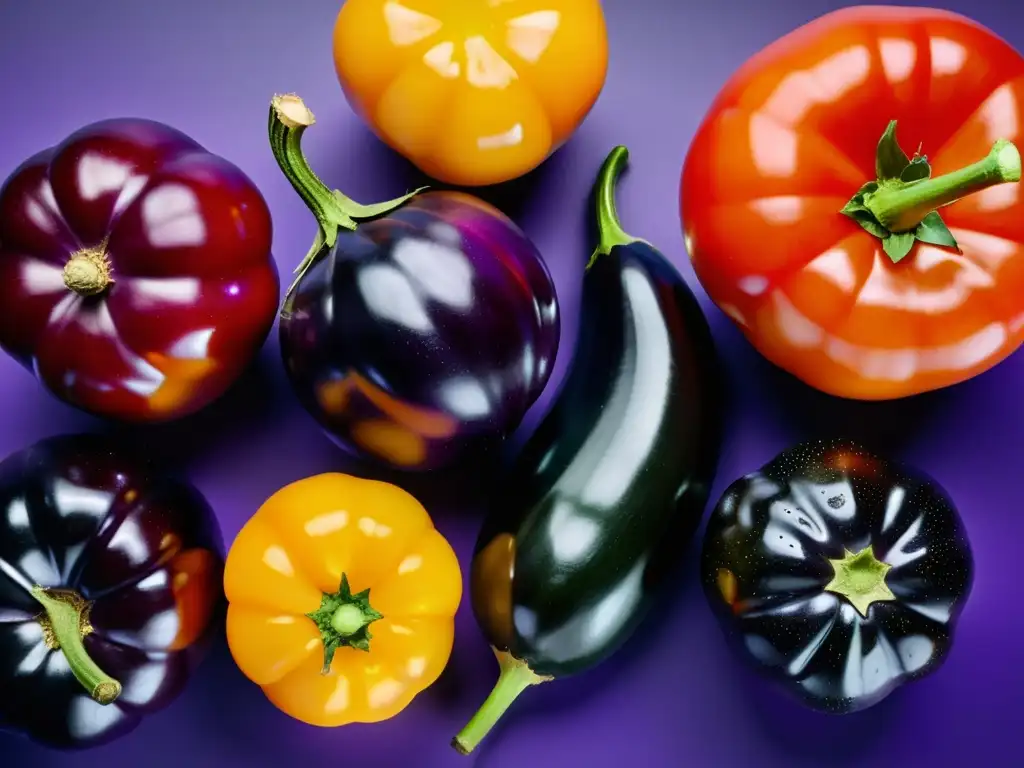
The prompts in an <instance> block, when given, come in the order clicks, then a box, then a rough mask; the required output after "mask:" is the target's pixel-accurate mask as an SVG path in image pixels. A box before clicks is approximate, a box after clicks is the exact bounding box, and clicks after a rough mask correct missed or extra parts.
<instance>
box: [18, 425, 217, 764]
mask: <svg viewBox="0 0 1024 768" xmlns="http://www.w3.org/2000/svg"><path fill="white" fill-rule="evenodd" d="M126 453H127V451H126V450H125V449H124V448H122V447H119V446H117V445H115V444H113V443H111V442H110V441H108V440H106V439H104V438H100V437H95V436H88V435H83V436H72V437H60V438H51V439H49V440H45V441H43V442H40V443H37V444H36V445H34V446H31V447H30V448H27V449H25V450H23V451H21V452H19V453H16V454H14V455H12V456H10V457H8V458H7V459H5V460H4V461H3V462H2V463H0V691H3V696H0V727H3V728H5V729H8V730H14V731H18V732H21V733H24V734H26V735H28V736H29V737H30V738H32V739H34V740H36V741H39V742H42V743H44V744H47V745H50V746H55V747H62V748H81V747H87V746H93V745H96V744H102V743H105V742H108V741H110V740H112V739H114V738H117V737H118V736H121V735H124V734H125V733H127V732H128V731H130V730H131V729H133V728H134V727H135V726H136V725H138V723H139V722H140V720H141V719H142V717H143V716H144V715H146V714H149V713H152V712H155V711H156V710H159V709H161V708H163V707H164V706H166V705H167V704H168V703H170V702H171V701H172V700H173V699H174V698H175V697H176V696H177V695H178V694H179V693H180V692H181V690H182V688H183V686H184V685H185V683H186V681H187V680H188V677H189V674H190V672H191V671H192V669H193V668H194V667H195V665H196V663H197V662H198V661H199V660H200V658H201V656H202V655H203V651H204V650H205V649H206V647H207V646H208V645H209V643H208V640H209V638H210V635H211V631H212V629H213V627H215V626H216V624H217V617H218V616H219V615H220V613H221V611H222V608H223V598H222V595H223V592H222V588H221V576H222V572H223V542H222V540H221V535H220V532H219V530H218V528H217V524H216V521H215V519H214V517H213V514H212V512H211V510H210V508H209V506H208V505H207V503H206V501H205V500H204V499H203V497H202V496H201V495H200V493H199V492H198V491H197V490H196V489H194V488H193V487H192V486H190V485H188V484H187V483H185V482H182V481H179V480H176V479H174V478H171V477H169V476H165V475H162V474H160V473H158V472H156V471H155V470H154V469H153V468H152V467H149V466H147V465H145V464H143V463H141V462H140V461H138V460H137V459H135V458H134V457H132V458H129V457H128V456H127V455H126Z"/></svg>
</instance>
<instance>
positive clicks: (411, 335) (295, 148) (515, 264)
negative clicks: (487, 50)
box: [269, 94, 561, 473]
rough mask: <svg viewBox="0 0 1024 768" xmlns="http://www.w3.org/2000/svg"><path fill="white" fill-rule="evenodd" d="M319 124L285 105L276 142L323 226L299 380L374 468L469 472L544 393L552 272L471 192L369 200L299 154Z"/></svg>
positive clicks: (553, 309) (277, 116)
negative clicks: (326, 178) (343, 189)
mask: <svg viewBox="0 0 1024 768" xmlns="http://www.w3.org/2000/svg"><path fill="white" fill-rule="evenodd" d="M312 124H313V116H312V113H311V112H310V111H309V110H308V109H307V108H306V106H305V104H304V102H302V100H301V99H300V98H299V97H298V96H295V95H294V94H291V95H288V96H278V97H275V99H274V100H273V102H272V104H271V111H270V129H269V133H270V141H271V147H272V149H273V151H274V155H275V157H276V158H277V161H278V164H279V165H280V167H281V170H282V172H283V173H284V175H285V177H286V178H287V179H288V180H289V182H290V183H291V184H292V186H293V188H294V189H295V190H296V192H297V193H298V194H299V196H300V197H302V199H303V200H304V201H305V202H306V204H307V206H308V207H309V209H310V211H311V212H312V213H313V215H314V217H315V218H316V220H317V224H318V234H317V239H316V242H315V244H314V247H313V248H312V249H311V250H310V252H309V254H308V255H307V256H306V259H305V260H304V261H303V263H302V264H300V266H299V269H298V270H297V271H298V273H299V276H298V278H297V279H296V281H295V283H294V284H293V285H292V287H291V288H290V289H289V291H288V295H287V296H286V297H285V300H284V304H283V306H282V310H281V323H280V343H281V356H282V360H283V361H284V366H285V371H286V372H287V374H288V381H289V383H290V384H291V387H292V390H293V391H294V392H295V394H296V396H297V397H298V399H299V401H300V402H301V403H302V405H303V407H304V408H305V409H306V411H307V412H308V413H309V414H310V415H312V416H313V418H315V419H316V421H317V423H318V424H319V425H320V427H321V428H322V429H323V431H324V433H325V434H326V435H327V436H328V437H329V438H330V439H331V440H332V441H333V442H334V443H335V444H336V445H337V446H338V447H339V448H341V449H342V450H343V451H345V452H346V453H347V454H348V455H349V456H350V457H351V458H353V459H355V460H357V461H359V462H360V463H362V464H364V465H370V466H372V467H373V469H374V470H385V471H397V472H408V473H412V472H431V471H436V470H448V469H452V468H459V469H461V468H462V467H463V466H465V464H466V463H467V460H469V461H473V460H476V459H479V458H480V457H482V456H487V455H490V454H491V452H492V450H494V449H497V448H498V447H500V446H501V445H502V443H503V442H504V440H505V438H507V437H508V436H509V435H511V434H512V433H514V432H515V430H516V429H517V428H518V427H519V425H520V423H521V422H522V420H523V417H524V416H525V415H526V413H527V411H528V410H529V409H530V408H531V407H532V406H533V404H534V402H535V401H536V400H537V398H538V397H539V396H540V394H541V393H542V392H543V391H544V389H545V387H546V386H547V383H548V379H549V378H550V376H551V371H552V369H553V365H554V360H555V357H556V355H557V353H558V345H559V339H560V332H561V324H560V317H559V310H558V297H557V295H556V292H555V286H554V282H553V281H552V278H551V274H550V272H549V271H548V268H547V266H546V265H545V263H544V259H543V258H542V256H541V254H540V252H539V251H538V250H537V247H536V246H535V245H534V244H533V242H531V240H530V239H529V238H528V237H527V235H526V234H525V233H524V232H523V231H522V230H521V229H520V228H519V227H518V226H517V225H516V224H515V223H514V222H513V221H512V220H511V219H509V218H508V217H507V216H505V215H504V214H503V213H501V211H499V210H498V209H497V208H494V207H493V206H491V205H489V204H487V203H485V202H484V201H483V200H481V199H479V198H477V197H473V196H471V195H468V194H465V193H464V192H458V191H452V190H443V191H429V192H426V193H424V190H422V189H420V190H416V191H414V192H412V193H410V194H407V195H404V196H403V197H400V198H397V199H395V200H389V201H387V202H384V203H378V204H375V205H362V204H359V203H356V202H355V201H353V200H351V199H349V198H347V197H345V196H344V195H343V194H342V193H340V192H337V191H334V190H331V189H328V188H327V186H326V185H325V184H324V183H323V182H322V181H321V180H320V179H319V178H317V177H316V174H315V173H314V172H313V170H312V169H311V168H310V166H309V163H308V161H307V159H306V157H305V155H304V154H303V152H302V147H301V139H302V134H303V131H305V130H306V128H307V127H308V126H310V125H312Z"/></svg>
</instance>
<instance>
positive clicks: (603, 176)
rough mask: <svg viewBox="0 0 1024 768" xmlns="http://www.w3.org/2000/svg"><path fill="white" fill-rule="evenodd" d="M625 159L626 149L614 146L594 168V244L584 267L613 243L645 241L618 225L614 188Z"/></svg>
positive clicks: (627, 155)
mask: <svg viewBox="0 0 1024 768" xmlns="http://www.w3.org/2000/svg"><path fill="white" fill-rule="evenodd" d="M628 161H629V150H628V149H626V148H625V147H622V146H619V147H615V149H613V150H612V151H611V152H610V153H609V155H608V157H607V158H605V161H604V163H603V164H602V165H601V170H600V171H598V174H597V181H596V182H595V183H594V193H593V194H594V204H595V207H596V214H597V236H598V244H597V248H596V249H594V252H593V254H592V255H591V257H590V261H589V262H588V263H587V269H589V268H590V267H591V266H592V265H593V264H594V262H595V261H597V258H598V257H599V256H607V255H608V254H609V253H611V251H612V248H614V247H615V246H617V245H629V244H630V243H646V242H647V241H646V240H641V239H640V238H638V237H633V236H632V235H630V234H628V233H627V232H626V231H625V230H624V229H623V228H622V224H621V223H620V222H619V214H618V211H617V210H616V206H615V188H616V185H617V184H618V180H619V176H620V175H622V171H623V170H624V169H625V167H626V164H627V163H628Z"/></svg>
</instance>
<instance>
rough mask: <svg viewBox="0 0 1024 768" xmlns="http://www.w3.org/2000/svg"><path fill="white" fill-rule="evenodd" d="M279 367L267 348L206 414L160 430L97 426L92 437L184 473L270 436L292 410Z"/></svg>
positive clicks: (274, 351)
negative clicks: (114, 442)
mask: <svg viewBox="0 0 1024 768" xmlns="http://www.w3.org/2000/svg"><path fill="white" fill-rule="evenodd" d="M280 367H281V363H280V353H279V352H278V350H277V346H276V344H266V345H265V346H264V347H263V349H262V350H261V352H260V354H259V355H258V356H257V357H256V358H255V359H254V360H253V361H252V362H251V363H250V364H249V366H248V367H247V368H246V369H245V370H244V371H243V372H242V375H241V376H239V378H238V379H237V380H236V381H235V383H234V384H233V385H232V386H231V387H230V388H229V389H228V390H227V392H225V393H224V394H223V395H221V397H220V398H218V399H217V400H216V401H214V402H213V403H211V404H210V405H208V406H207V407H206V408H203V409H202V410H200V411H198V412H196V413H194V414H192V415H190V416H186V417H184V418H182V419H179V420H177V421H171V422H166V423H163V424H121V423H115V422H104V421H100V422H99V423H98V426H97V427H96V428H95V429H94V431H96V432H99V433H100V434H105V435H108V436H110V437H112V438H115V439H116V440H117V441H118V442H120V443H121V444H123V445H125V446H126V447H127V448H128V449H130V450H137V451H138V452H139V453H140V454H141V455H144V456H146V458H148V459H150V460H152V461H153V462H155V463H156V464H157V466H161V467H166V468H167V469H168V470H171V471H175V472H183V471H186V472H187V470H189V469H191V468H192V467H196V466H202V465H203V464H204V463H205V462H208V461H210V460H211V459H212V457H214V456H216V455H217V454H218V453H220V452H222V451H227V450H231V449H232V446H233V445H237V444H239V443H240V442H242V441H244V440H246V439H247V438H248V437H250V436H251V437H255V436H258V435H268V434H273V433H274V424H275V423H276V422H278V421H280V420H281V419H282V418H283V417H284V415H285V414H286V412H287V411H289V410H290V405H291V402H290V398H289V397H288V396H290V392H288V391H287V385H286V384H285V382H284V377H283V371H275V368H277V369H280ZM275 378H277V379H279V381H277V382H275Z"/></svg>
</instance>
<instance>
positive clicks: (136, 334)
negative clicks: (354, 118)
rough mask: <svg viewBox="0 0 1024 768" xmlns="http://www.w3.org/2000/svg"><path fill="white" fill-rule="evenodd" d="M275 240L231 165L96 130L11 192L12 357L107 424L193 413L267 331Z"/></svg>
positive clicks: (7, 266)
mask: <svg viewBox="0 0 1024 768" xmlns="http://www.w3.org/2000/svg"><path fill="white" fill-rule="evenodd" d="M270 238H271V220H270V212H269V211H268V209H267V205H266V203H265V202H264V200H263V197H262V196H261V195H260V192H259V191H258V190H257V189H256V187H255V186H254V185H253V183H252V181H250V180H249V179H248V178H247V177H246V176H245V174H243V173H242V171H240V170H239V169H238V168H236V167H235V166H234V165H232V164H231V163H230V162H228V161H227V160H224V159H223V158H220V157H218V156H216V155H214V154H212V153H210V152H209V151H207V150H206V149H204V148H203V147H201V146H200V145H199V144H198V143H196V142H195V141H193V140H192V139H190V138H189V137H188V136H185V135H184V134H183V133H181V132H179V131H177V130H175V129H174V128H171V127H169V126H166V125H163V124H161V123H156V122H152V121H148V120H138V119H113V120H105V121H103V122H99V123H93V124H92V125H88V126H86V127H84V128H82V129H81V130H79V131H76V132H75V133H73V134H71V135H70V136H69V137H67V138H66V139H65V140H64V141H62V142H61V143H60V144H58V145H57V146H55V147H51V148H50V149H46V150H43V151H42V152H40V153H38V154H36V155H34V156H33V157H31V158H29V159H28V160H26V161H25V162H24V163H22V165H21V166H19V167H18V168H17V169H16V170H15V171H14V172H13V173H12V174H11V176H10V177H9V178H8V179H7V181H6V182H5V183H4V185H3V186H2V187H0V347H2V348H3V349H4V350H5V351H6V352H7V353H8V354H10V355H12V356H13V357H14V358H16V359H17V360H18V361H19V362H21V363H22V364H23V365H24V366H25V367H26V368H27V369H28V370H30V371H32V372H33V373H34V374H35V375H36V376H37V377H38V378H39V380H40V381H41V382H42V383H43V385H44V386H45V387H46V388H47V389H48V390H50V391H51V392H53V393H54V394H55V395H56V396H57V397H59V398H60V399H62V400H64V401H65V402H68V403H70V404H71V405H74V406H77V407H78V408H81V409H83V410H85V411H88V412H90V413H93V414H96V415H98V416H103V417H107V418H111V419H117V420H121V421H130V422H157V421H168V420H171V419H176V418H179V417H181V416H185V415H188V414H190V413H193V412H194V411H197V410H199V409H200V408H202V407H204V406H206V405H207V404H209V403H210V402H212V401H213V400H215V399H216V398H218V397H219V396H220V395H222V394H223V393H224V392H225V391H226V390H227V389H228V387H229V386H230V385H231V384H232V383H234V381H235V380H236V379H237V378H238V376H239V375H240V374H241V373H242V371H243V370H244V369H245V368H246V366H247V365H248V364H249V363H250V361H251V360H252V358H253V357H254V356H255V355H256V353H257V352H258V350H259V348H260V346H261V345H262V344H263V342H264V340H265V339H266V337H267V334H268V333H269V332H270V328H271V325H272V324H273V321H274V315H275V314H276V312H277V304H278V299H279V281H278V273H277V267H276V266H275V264H274V260H273V258H272V257H271V255H270Z"/></svg>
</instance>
